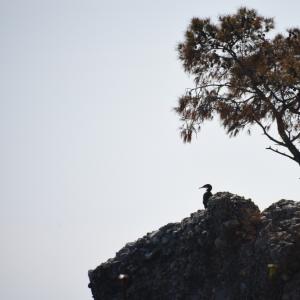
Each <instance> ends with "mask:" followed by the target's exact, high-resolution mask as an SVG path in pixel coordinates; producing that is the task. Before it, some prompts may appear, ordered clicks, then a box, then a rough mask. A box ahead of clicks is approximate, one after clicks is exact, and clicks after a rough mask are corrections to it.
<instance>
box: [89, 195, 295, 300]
mask: <svg viewBox="0 0 300 300" xmlns="http://www.w3.org/2000/svg"><path fill="white" fill-rule="evenodd" d="M121 273H122V274H128V276H129V278H128V282H126V283H122V282H120V280H119V279H118V276H119V274H121ZM89 278H90V284H89V287H90V288H91V291H92V294H93V297H94V298H95V299H96V300H121V299H124V296H125V295H124V293H125V294H126V297H127V299H131V300H141V299H143V300H180V299H182V300H197V299H199V300H200V299H207V300H211V299H215V300H223V299H224V300H226V299H228V300H235V299H236V300H240V299H251V300H252V299H253V300H254V299H255V300H257V299H261V300H263V299H264V300H265V299H272V300H273V299H275V300H276V299H282V300H296V299H300V288H299V286H300V203H299V202H295V201H290V200H280V201H279V202H277V203H274V204H273V205H271V206H270V207H269V208H268V209H266V210H265V211H263V212H262V213H261V212H260V211H259V209H258V207H257V206H256V205H255V204H254V203H253V202H252V201H251V200H247V199H244V198H242V197H239V196H237V195H233V194H230V193H227V192H223V193H217V194H215V195H214V196H213V197H212V198H211V199H210V201H209V204H208V209H207V210H205V211H203V210H199V211H197V212H195V213H193V214H191V215H190V217H188V218H185V219H183V220H182V221H181V222H180V223H170V224H167V225H166V226H163V227H162V228H160V229H159V230H157V231H155V232H151V233H148V234H147V235H145V236H144V237H143V238H140V239H138V240H137V241H136V242H134V243H128V244H126V245H125V247H124V248H122V249H121V250H120V251H119V252H117V253H116V257H115V258H113V259H110V260H108V261H107V262H105V263H103V264H101V265H100V266H99V267H97V268H96V269H95V270H92V271H89Z"/></svg>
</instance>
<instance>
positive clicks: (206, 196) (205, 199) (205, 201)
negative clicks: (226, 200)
mask: <svg viewBox="0 0 300 300" xmlns="http://www.w3.org/2000/svg"><path fill="white" fill-rule="evenodd" d="M202 188H206V192H205V193H204V195H203V205H204V208H207V204H208V200H209V198H210V197H211V196H212V193H211V190H212V186H211V185H210V184H205V185H204V186H201V187H199V189H202Z"/></svg>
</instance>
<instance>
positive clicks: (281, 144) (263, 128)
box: [255, 120, 286, 147]
mask: <svg viewBox="0 0 300 300" xmlns="http://www.w3.org/2000/svg"><path fill="white" fill-rule="evenodd" d="M255 122H256V124H257V125H258V126H259V127H260V128H261V129H262V130H263V132H264V134H265V135H266V136H267V137H268V138H269V139H270V140H271V141H273V142H274V143H276V145H278V146H282V147H286V145H285V144H284V143H283V142H280V141H278V140H276V139H275V138H274V137H272V136H271V135H270V134H269V133H268V132H267V130H266V128H265V127H264V125H263V124H262V123H261V122H259V121H258V120H255Z"/></svg>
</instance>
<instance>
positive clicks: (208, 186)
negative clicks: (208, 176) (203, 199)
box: [199, 184, 212, 191]
mask: <svg viewBox="0 0 300 300" xmlns="http://www.w3.org/2000/svg"><path fill="white" fill-rule="evenodd" d="M203 188H204V189H207V190H208V191H211V190H212V186H211V185H210V184H204V185H203V186H201V187H199V189H203Z"/></svg>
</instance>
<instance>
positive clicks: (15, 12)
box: [0, 0, 300, 300]
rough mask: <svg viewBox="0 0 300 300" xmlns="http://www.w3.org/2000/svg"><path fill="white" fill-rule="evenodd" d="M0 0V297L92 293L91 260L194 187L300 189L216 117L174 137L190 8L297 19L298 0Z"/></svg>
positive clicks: (260, 199) (264, 200)
mask: <svg viewBox="0 0 300 300" xmlns="http://www.w3.org/2000/svg"><path fill="white" fill-rule="evenodd" d="M281 3H282V2H281V1H270V0H268V1H244V2H242V1H226V2H225V1H224V2H220V1H200V0H198V1H174V0H172V1H171V0H166V1H120V0H119V1H99V0H97V1H96V0H95V1H91V0H84V1H83V0H81V1H76V0H73V1H66V0H59V1H58V0H57V1H56V0H51V1H50V0H48V1H46V0H45V1H43V0H40V1H38V0H36V1H32V0H27V1H22V0H20V1H14V0H7V1H4V0H1V1H0V14H1V18H0V23H1V24H0V36H1V49H0V64H1V71H0V76H1V80H0V85H1V88H0V96H1V98H0V99H1V100H0V104H1V109H0V114H1V117H0V123H1V126H0V133H1V143H2V145H1V149H0V159H1V165H2V168H1V171H0V176H1V190H0V193H1V200H0V201H1V202H0V203H1V208H0V224H1V227H0V228H1V229H0V230H1V232H0V237H1V253H0V254H1V255H0V265H1V271H0V298H1V299H5V300H16V299H24V300H40V299H43V300H66V299H72V300H79V299H80V300H82V299H92V298H91V294H90V291H89V289H88V288H87V284H88V279H87V271H88V269H91V268H94V267H96V266H97V265H99V264H100V263H101V262H103V261H105V260H106V259H107V258H109V257H112V256H114V254H115V252H116V251H117V250H118V249H119V248H120V247H122V246H123V245H124V244H125V243H126V242H129V241H133V240H135V239H136V238H138V237H140V236H142V235H143V234H145V233H146V232H148V231H152V230H155V229H157V228H158V227H160V226H162V225H164V224H165V223H167V222H174V221H179V220H181V219H182V218H183V217H186V216H188V215H189V214H190V213H191V212H193V211H195V210H197V209H199V208H202V201H201V198H202V193H201V192H199V190H197V187H198V186H200V185H203V184H205V183H211V184H212V185H213V187H214V190H213V192H215V191H225V190H226V191H230V192H233V193H237V194H240V195H242V196H245V197H251V198H252V199H253V200H254V201H255V202H256V203H257V204H258V205H259V207H260V208H265V207H267V206H268V205H270V204H271V203H272V202H274V201H276V200H279V199H280V198H287V199H294V200H299V184H300V182H299V179H298V178H299V177H300V176H299V175H300V174H299V167H297V166H296V164H295V163H293V162H291V161H289V160H288V159H285V158H281V157H277V156H276V155H274V154H272V153H271V152H268V151H266V150H264V148H265V147H266V146H268V145H269V143H268V141H267V140H266V139H265V138H264V137H263V136H262V135H261V134H260V133H258V134H253V135H252V136H251V137H249V136H248V135H247V134H243V135H241V136H240V137H238V138H235V139H229V138H228V137H227V136H226V135H225V134H224V131H223V130H222V129H221V128H220V126H219V124H218V122H217V121H214V122H212V123H209V124H207V125H206V126H204V128H203V130H202V131H201V133H200V134H199V135H198V139H197V140H195V141H194V142H193V143H192V144H191V145H184V144H182V142H181V140H180V138H179V132H178V127H179V125H180V123H179V120H178V117H177V116H176V115H175V114H174V113H173V112H172V111H171V108H172V107H174V106H175V105H176V101H177V97H178V96H179V95H180V94H181V93H183V91H184V89H185V88H186V87H189V86H191V85H192V82H191V80H190V79H189V78H188V76H187V75H186V74H184V72H183V70H182V68H181V65H180V63H179V62H178V60H177V53H176V52H175V47H176V44H177V42H179V41H180V40H182V37H183V32H184V30H185V29H186V27H187V25H188V22H189V20H190V19H191V18H192V17H193V16H199V17H208V16H211V17H212V18H213V19H215V18H216V17H217V16H218V15H220V14H224V13H231V12H234V11H235V10H236V9H237V8H238V7H239V6H241V5H247V6H248V7H253V8H257V9H258V10H259V12H260V13H261V14H263V15H266V16H270V17H272V16H274V17H275V21H276V25H277V29H278V30H283V29H285V28H287V27H293V26H299V25H300V24H299V10H300V4H299V2H298V1H284V7H283V6H282V5H281Z"/></svg>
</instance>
